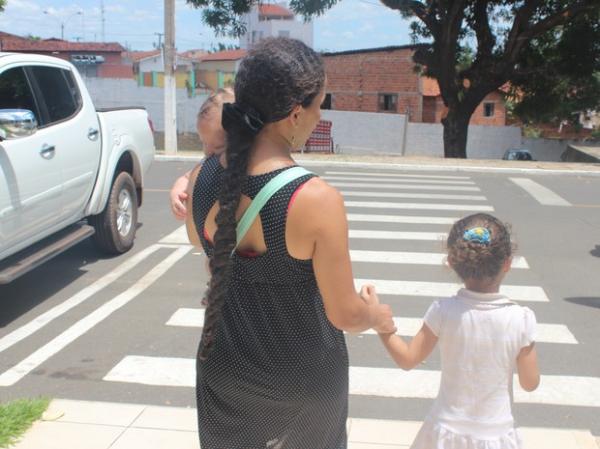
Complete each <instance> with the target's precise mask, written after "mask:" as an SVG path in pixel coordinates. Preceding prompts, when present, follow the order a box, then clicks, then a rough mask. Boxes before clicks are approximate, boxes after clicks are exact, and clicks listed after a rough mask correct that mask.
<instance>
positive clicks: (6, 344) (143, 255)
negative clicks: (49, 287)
mask: <svg viewBox="0 0 600 449" xmlns="http://www.w3.org/2000/svg"><path fill="white" fill-rule="evenodd" d="M159 249H160V245H151V246H149V247H147V248H144V249H143V250H141V251H140V252H138V253H136V254H134V255H132V256H131V257H129V258H128V259H126V260H125V261H124V262H123V263H121V264H120V265H119V266H117V267H116V268H114V269H113V270H112V271H110V272H108V273H107V274H105V275H104V276H103V277H101V278H100V279H98V280H97V281H95V282H93V283H92V284H90V285H88V286H87V287H85V288H83V289H81V290H80V291H78V292H77V293H75V294H74V295H73V296H71V297H70V298H69V299H67V300H66V301H63V302H62V303H60V304H58V305H57V306H54V307H52V308H51V309H50V310H48V311H46V312H44V313H42V314H41V315H39V316H37V317H35V318H34V319H33V320H31V321H30V322H28V323H27V324H24V325H23V326H21V327H19V328H17V329H15V330H14V331H12V332H11V333H9V334H7V335H5V336H4V337H2V338H0V352H2V351H4V350H6V349H8V348H10V347H11V346H13V345H14V344H16V343H18V342H19V341H21V340H23V339H25V338H27V337H29V336H30V335H32V334H33V333H35V332H37V331H38V330H40V329H41V328H42V327H44V326H45V325H46V324H48V323H50V322H51V321H53V320H55V319H56V318H58V317H60V316H61V315H63V314H65V313H66V312H68V311H69V310H71V309H72V308H74V307H76V306H78V305H79V304H81V303H82V302H84V301H86V300H88V299H89V298H91V297H92V296H94V295H95V294H96V293H98V292H100V291H101V290H102V289H103V288H105V287H107V286H108V285H110V284H111V283H113V282H115V281H116V280H117V279H118V278H120V277H121V276H123V275H124V274H126V273H128V272H129V271H131V270H132V269H133V268H135V267H136V266H138V265H139V264H140V263H141V262H142V261H143V260H144V259H147V258H148V257H150V256H151V255H152V254H153V253H154V252H155V251H157V250H159Z"/></svg>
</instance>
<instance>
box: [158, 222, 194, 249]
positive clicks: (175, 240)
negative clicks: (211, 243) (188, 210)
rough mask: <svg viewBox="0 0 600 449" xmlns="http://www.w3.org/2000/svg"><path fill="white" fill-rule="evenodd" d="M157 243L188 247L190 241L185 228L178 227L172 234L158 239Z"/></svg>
mask: <svg viewBox="0 0 600 449" xmlns="http://www.w3.org/2000/svg"><path fill="white" fill-rule="evenodd" d="M159 243H166V244H169V243H170V244H175V245H189V244H190V239H189V238H188V235H187V230H186V228H185V226H180V227H178V228H177V229H175V230H174V231H173V232H171V233H170V234H169V235H167V236H165V237H163V238H162V239H160V241H159Z"/></svg>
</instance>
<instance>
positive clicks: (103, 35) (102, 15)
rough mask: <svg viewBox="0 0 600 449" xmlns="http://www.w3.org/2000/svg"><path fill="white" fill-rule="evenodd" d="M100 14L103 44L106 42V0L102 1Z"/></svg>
mask: <svg viewBox="0 0 600 449" xmlns="http://www.w3.org/2000/svg"><path fill="white" fill-rule="evenodd" d="M100 14H101V17H102V42H106V35H105V34H104V24H105V22H106V19H105V18H104V0H100Z"/></svg>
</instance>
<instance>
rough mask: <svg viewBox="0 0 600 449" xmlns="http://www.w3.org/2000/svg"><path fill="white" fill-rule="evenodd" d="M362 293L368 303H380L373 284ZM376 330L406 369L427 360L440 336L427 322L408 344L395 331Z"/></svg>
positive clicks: (397, 362)
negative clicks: (383, 331) (382, 331)
mask: <svg viewBox="0 0 600 449" xmlns="http://www.w3.org/2000/svg"><path fill="white" fill-rule="evenodd" d="M360 294H361V296H362V298H363V299H364V300H365V301H366V302H367V303H368V304H378V303H379V297H378V296H377V293H376V292H375V287H373V286H370V285H369V286H365V287H363V288H362V290H361V292H360ZM375 330H376V331H377V333H378V334H379V338H380V339H381V341H382V343H383V345H384V346H385V349H387V351H388V352H389V353H390V355H391V356H392V358H393V359H394V361H395V362H396V364H397V365H398V366H399V367H400V368H402V369H405V370H410V369H413V368H414V367H415V366H417V365H418V364H419V363H421V362H422V361H423V360H425V359H426V358H427V356H429V354H431V351H433V348H434V347H435V345H436V343H437V341H438V337H437V336H436V335H435V334H434V333H433V332H432V331H431V329H430V328H429V326H427V324H425V323H423V326H422V327H421V330H420V331H419V332H417V335H415V336H414V338H413V339H412V340H411V341H410V343H408V344H407V343H406V342H405V341H404V340H403V339H402V338H401V337H400V336H398V335H396V334H394V333H391V334H390V333H381V332H379V329H375Z"/></svg>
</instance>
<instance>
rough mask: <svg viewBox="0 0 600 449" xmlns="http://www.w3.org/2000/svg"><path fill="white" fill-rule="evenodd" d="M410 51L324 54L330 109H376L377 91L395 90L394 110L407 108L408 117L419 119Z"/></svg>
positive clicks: (417, 82)
mask: <svg viewBox="0 0 600 449" xmlns="http://www.w3.org/2000/svg"><path fill="white" fill-rule="evenodd" d="M412 55H413V50H412V49H410V48H404V49H394V50H380V51H372V52H364V53H360V52H358V53H352V54H333V55H324V56H323V59H324V61H325V71H326V73H327V82H328V88H327V92H328V93H331V95H332V109H335V110H342V111H361V112H379V106H378V95H379V94H384V93H386V94H395V95H397V96H398V102H397V108H396V111H395V112H396V113H400V114H404V113H406V111H407V109H409V110H410V115H411V120H413V121H421V118H422V100H421V98H422V97H421V94H420V93H419V76H418V75H417V74H416V73H414V70H413V67H414V62H413V61H412Z"/></svg>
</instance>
